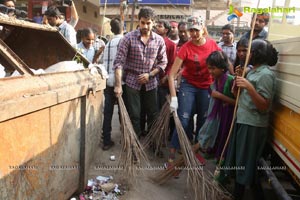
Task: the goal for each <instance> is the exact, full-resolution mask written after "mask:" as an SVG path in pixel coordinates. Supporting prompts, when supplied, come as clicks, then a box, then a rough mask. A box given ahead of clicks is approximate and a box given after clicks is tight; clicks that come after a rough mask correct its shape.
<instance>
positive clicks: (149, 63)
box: [114, 29, 167, 91]
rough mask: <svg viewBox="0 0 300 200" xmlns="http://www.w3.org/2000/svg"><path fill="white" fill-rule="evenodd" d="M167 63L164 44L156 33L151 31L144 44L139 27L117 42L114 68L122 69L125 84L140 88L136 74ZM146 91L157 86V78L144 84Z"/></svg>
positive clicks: (164, 66)
mask: <svg viewBox="0 0 300 200" xmlns="http://www.w3.org/2000/svg"><path fill="white" fill-rule="evenodd" d="M166 65H167V55H166V46H165V42H164V39H163V38H162V37H161V36H159V35H158V34H156V33H154V32H151V35H150V38H149V40H148V42H147V44H146V45H145V44H144V43H143V42H142V40H141V32H140V30H139V29H137V30H134V31H132V32H130V33H127V34H126V35H125V36H124V38H123V40H121V42H120V44H119V50H118V52H117V56H116V59H115V61H114V69H123V71H124V77H123V80H124V81H125V83H126V84H127V86H129V87H131V88H133V89H136V90H141V87H142V85H141V84H139V83H138V76H139V75H140V74H143V73H149V72H150V71H152V70H154V69H156V68H159V69H161V70H164V69H165V68H166ZM145 87H146V91H149V90H152V89H154V88H156V87H157V79H156V78H152V79H150V80H149V82H148V83H146V84H145Z"/></svg>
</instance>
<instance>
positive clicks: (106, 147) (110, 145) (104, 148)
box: [102, 141, 115, 151]
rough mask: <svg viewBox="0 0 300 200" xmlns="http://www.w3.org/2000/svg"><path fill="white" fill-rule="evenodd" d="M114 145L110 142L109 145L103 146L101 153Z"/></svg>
mask: <svg viewBox="0 0 300 200" xmlns="http://www.w3.org/2000/svg"><path fill="white" fill-rule="evenodd" d="M114 145H115V143H114V141H110V142H109V144H105V145H103V147H102V150H103V151H107V150H109V149H110V148H111V147H113V146H114Z"/></svg>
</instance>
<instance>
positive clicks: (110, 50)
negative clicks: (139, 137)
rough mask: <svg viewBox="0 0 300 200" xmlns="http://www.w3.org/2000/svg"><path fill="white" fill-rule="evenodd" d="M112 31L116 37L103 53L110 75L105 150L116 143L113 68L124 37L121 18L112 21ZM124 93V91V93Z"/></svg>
mask: <svg viewBox="0 0 300 200" xmlns="http://www.w3.org/2000/svg"><path fill="white" fill-rule="evenodd" d="M110 26H111V32H113V33H114V37H113V38H112V39H111V41H109V42H108V43H107V44H106V46H105V49H104V53H103V65H104V66H105V69H106V71H107V73H108V75H109V78H108V79H107V81H106V88H105V90H104V95H105V102H104V119H103V127H102V130H103V132H102V137H103V146H102V149H103V150H104V151H106V150H109V149H110V148H111V147H112V146H113V145H114V144H115V143H114V142H113V141H112V140H111V121H112V116H113V113H114V105H115V102H116V101H117V97H116V96H115V92H114V85H115V72H114V70H113V64H114V60H115V57H116V54H117V51H118V46H119V42H120V40H121V39H122V38H123V30H122V22H121V20H120V19H119V18H114V19H112V20H111V21H110ZM123 90H124V88H123ZM123 94H124V93H123ZM123 100H124V103H125V105H126V98H124V96H123Z"/></svg>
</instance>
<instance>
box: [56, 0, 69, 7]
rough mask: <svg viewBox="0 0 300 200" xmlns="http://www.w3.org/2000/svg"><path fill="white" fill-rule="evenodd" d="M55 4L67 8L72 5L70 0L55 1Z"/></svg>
mask: <svg viewBox="0 0 300 200" xmlns="http://www.w3.org/2000/svg"><path fill="white" fill-rule="evenodd" d="M55 3H56V4H57V5H60V6H65V7H68V6H71V5H72V0H56V1H55Z"/></svg>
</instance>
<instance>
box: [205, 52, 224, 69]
mask: <svg viewBox="0 0 300 200" xmlns="http://www.w3.org/2000/svg"><path fill="white" fill-rule="evenodd" d="M206 64H207V65H210V66H215V67H217V68H219V69H224V72H226V71H227V70H228V67H229V63H228V57H227V55H226V53H224V52H223V51H213V52H212V53H211V54H209V56H208V57H207V59H206Z"/></svg>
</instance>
